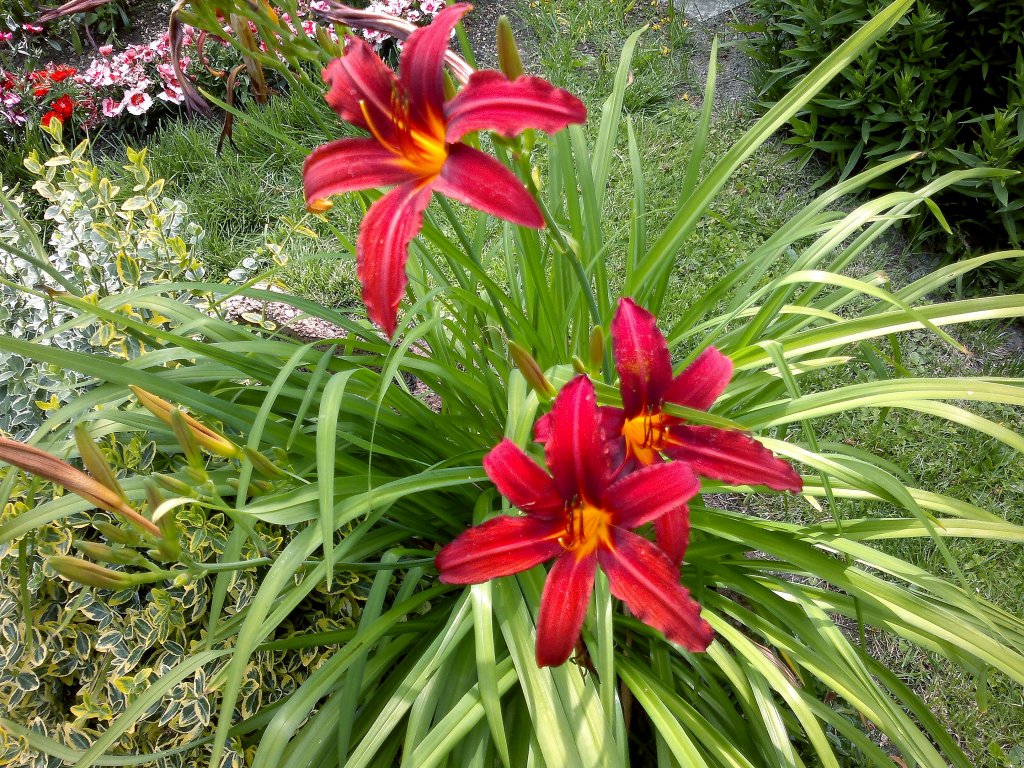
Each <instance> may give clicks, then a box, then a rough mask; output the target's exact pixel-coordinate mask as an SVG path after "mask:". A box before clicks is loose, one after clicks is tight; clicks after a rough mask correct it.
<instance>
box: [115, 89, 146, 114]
mask: <svg viewBox="0 0 1024 768" xmlns="http://www.w3.org/2000/svg"><path fill="white" fill-rule="evenodd" d="M121 106H122V107H123V108H124V109H127V110H128V111H129V112H130V113H131V114H133V115H144V114H146V112H148V111H149V108H150V107H151V106H153V99H152V97H150V95H149V94H148V93H146V92H145V91H142V90H136V91H128V92H127V93H126V94H125V95H124V99H122V100H121Z"/></svg>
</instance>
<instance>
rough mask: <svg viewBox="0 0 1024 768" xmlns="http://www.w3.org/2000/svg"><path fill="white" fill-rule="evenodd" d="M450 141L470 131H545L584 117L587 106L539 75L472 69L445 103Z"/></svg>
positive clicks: (552, 130)
mask: <svg viewBox="0 0 1024 768" xmlns="http://www.w3.org/2000/svg"><path fill="white" fill-rule="evenodd" d="M445 117H446V118H447V120H448V135H447V139H448V141H449V142H456V141H458V140H459V139H461V138H462V137H463V136H465V135H466V134H467V133H472V132H473V131H494V132H496V133H500V134H501V135H502V136H507V137H510V138H511V137H512V136H518V135H519V134H520V133H522V132H523V131H525V130H526V129H528V128H536V129H538V130H541V131H545V132H547V133H554V132H555V131H560V130H562V129H563V128H565V127H566V126H567V125H570V124H572V123H584V122H586V120H587V108H586V107H585V106H583V102H582V101H580V100H579V99H577V98H576V97H575V96H573V95H572V94H571V93H569V92H568V91H564V90H562V89H561V88H556V87H555V86H553V85H552V84H551V83H549V82H548V81H547V80H544V79H543V78H540V77H530V76H528V75H522V76H520V77H517V78H516V79H515V80H509V79H508V78H507V77H505V76H504V75H503V74H501V73H500V72H496V71H494V70H482V71H480V72H474V73H473V75H472V76H471V77H470V78H469V83H468V84H467V85H466V87H465V88H463V89H462V90H461V91H459V93H458V94H456V96H455V98H453V99H452V100H451V101H449V102H448V103H447V104H446V105H445Z"/></svg>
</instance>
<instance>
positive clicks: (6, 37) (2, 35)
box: [0, 32, 14, 43]
mask: <svg viewBox="0 0 1024 768" xmlns="http://www.w3.org/2000/svg"><path fill="white" fill-rule="evenodd" d="M13 39H14V34H13V33H12V32H0V43H9V42H11V40H13Z"/></svg>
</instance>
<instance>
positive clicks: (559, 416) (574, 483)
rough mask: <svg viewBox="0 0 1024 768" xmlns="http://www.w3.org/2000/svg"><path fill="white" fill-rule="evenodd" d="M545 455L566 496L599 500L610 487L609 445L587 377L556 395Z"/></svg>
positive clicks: (564, 496)
mask: <svg viewBox="0 0 1024 768" xmlns="http://www.w3.org/2000/svg"><path fill="white" fill-rule="evenodd" d="M544 458H545V459H546V461H547V465H548V469H550V470H551V474H552V475H553V476H554V479H555V483H557V485H558V490H559V492H560V493H561V494H562V498H563V499H572V498H573V497H575V496H582V497H583V499H584V500H585V501H588V502H591V503H596V502H597V501H598V500H599V499H600V498H601V495H602V492H603V491H604V489H605V488H606V487H607V486H608V474H609V467H608V446H607V444H606V441H605V436H604V430H603V429H601V420H600V416H599V415H598V412H597V401H596V399H595V397H594V385H593V384H592V383H591V381H590V379H588V378H587V377H586V376H577V377H576V378H574V379H573V380H572V381H570V382H569V383H568V384H566V385H565V386H564V387H562V391H561V392H559V393H558V396H557V397H556V398H555V402H554V405H553V406H552V408H551V435H550V439H549V440H548V442H547V444H546V445H545V446H544Z"/></svg>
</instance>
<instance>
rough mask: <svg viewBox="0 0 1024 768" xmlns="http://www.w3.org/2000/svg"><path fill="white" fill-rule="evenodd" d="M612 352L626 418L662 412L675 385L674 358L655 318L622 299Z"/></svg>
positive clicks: (615, 326) (613, 321)
mask: <svg viewBox="0 0 1024 768" xmlns="http://www.w3.org/2000/svg"><path fill="white" fill-rule="evenodd" d="M611 330H612V349H613V351H614V355H615V367H616V368H617V369H618V371H619V378H620V379H621V382H620V385H619V386H620V388H621V389H622V406H623V409H624V410H625V412H626V418H628V419H631V418H633V417H634V416H638V415H639V414H640V413H642V412H643V410H644V409H645V408H650V409H651V410H652V411H656V410H659V409H660V408H661V404H662V401H663V396H664V392H665V389H666V387H668V385H669V383H670V382H671V381H672V358H671V357H670V356H669V353H668V345H667V344H666V343H665V337H664V336H662V335H661V331H659V330H658V324H657V321H656V320H655V319H654V315H652V314H651V313H650V312H648V311H647V310H646V309H641V308H640V307H638V306H637V305H636V304H634V303H633V300H632V299H622V300H621V301H620V302H619V308H618V309H617V310H616V311H615V317H614V318H613V319H612V329H611Z"/></svg>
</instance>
